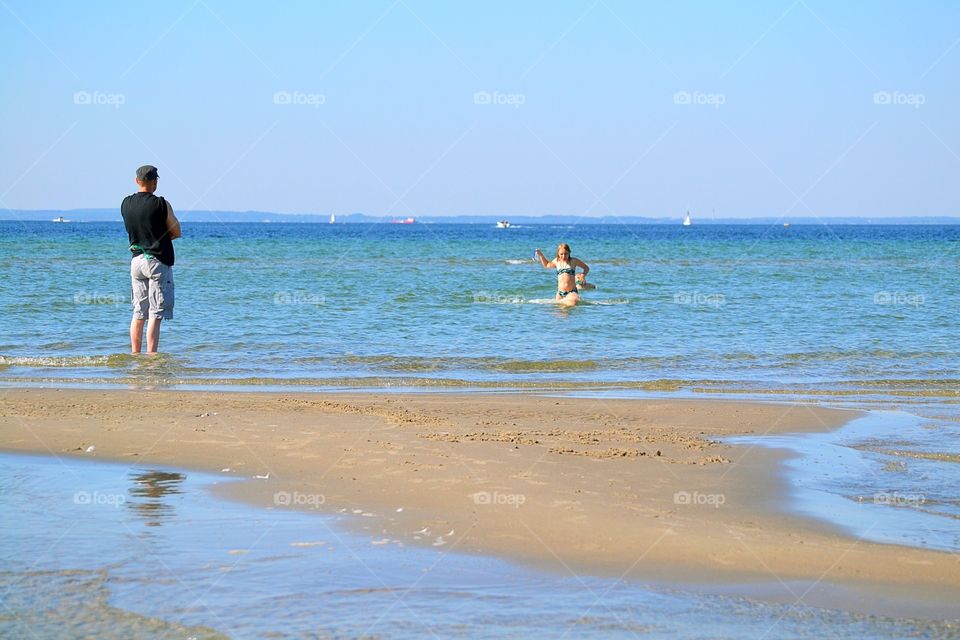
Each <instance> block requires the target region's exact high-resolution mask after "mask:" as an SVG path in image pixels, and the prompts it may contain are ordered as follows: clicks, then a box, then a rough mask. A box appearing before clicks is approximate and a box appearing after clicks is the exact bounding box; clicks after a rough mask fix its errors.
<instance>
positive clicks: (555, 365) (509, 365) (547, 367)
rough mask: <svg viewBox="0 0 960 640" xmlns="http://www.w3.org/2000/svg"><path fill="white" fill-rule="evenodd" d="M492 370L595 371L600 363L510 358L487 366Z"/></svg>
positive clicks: (519, 371) (520, 371)
mask: <svg viewBox="0 0 960 640" xmlns="http://www.w3.org/2000/svg"><path fill="white" fill-rule="evenodd" d="M487 368H488V369H490V370H491V371H505V372H509V373H563V372H571V371H593V370H595V369H599V368H600V365H599V364H598V363H596V362H595V361H593V360H509V361H507V362H498V363H496V364H492V365H490V366H488V367H487Z"/></svg>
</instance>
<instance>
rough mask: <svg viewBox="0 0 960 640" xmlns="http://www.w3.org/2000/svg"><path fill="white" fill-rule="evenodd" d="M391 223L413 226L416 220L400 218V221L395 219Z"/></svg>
mask: <svg viewBox="0 0 960 640" xmlns="http://www.w3.org/2000/svg"><path fill="white" fill-rule="evenodd" d="M390 222H391V223H392V224H413V223H414V222H416V219H414V218H400V219H398V218H394V219H393V220H391V221H390Z"/></svg>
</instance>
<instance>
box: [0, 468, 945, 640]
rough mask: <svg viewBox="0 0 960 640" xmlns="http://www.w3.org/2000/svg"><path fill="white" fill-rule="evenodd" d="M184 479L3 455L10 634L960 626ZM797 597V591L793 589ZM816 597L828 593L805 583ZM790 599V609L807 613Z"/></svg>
mask: <svg viewBox="0 0 960 640" xmlns="http://www.w3.org/2000/svg"><path fill="white" fill-rule="evenodd" d="M218 481H221V482H222V481H224V480H223V479H222V478H217V477H214V476H211V475H207V474H199V473H192V472H187V471H182V470H177V469H168V468H157V467H141V466H133V467H130V466H126V465H121V464H108V463H101V462H95V461H79V460H74V459H63V460H58V459H54V458H42V457H33V456H17V455H0V509H2V512H3V514H4V517H5V518H6V521H5V525H4V526H3V528H2V529H0V557H2V559H3V566H2V569H0V594H2V596H0V597H2V605H3V606H2V607H0V636H2V637H8V638H27V637H31V638H53V637H56V638H133V637H136V638H223V637H231V638H267V637H269V638H340V637H350V638H353V637H371V638H372V637H391V638H422V637H434V638H447V637H463V638H500V637H539V638H635V637H638V636H642V637H649V638H665V639H676V640H687V639H694V638H782V637H789V638H823V637H858V638H900V637H924V638H950V637H957V634H958V633H960V630H958V627H957V621H947V620H942V621H938V620H931V621H927V620H915V619H908V618H903V617H893V616H889V617H888V616H879V615H863V614H853V613H845V612H842V611H835V610H827V609H821V608H816V607H811V606H808V605H805V604H803V603H799V604H775V603H769V602H761V601H758V600H755V599H751V598H748V597H743V596H735V595H718V594H708V593H705V592H700V593H698V592H697V590H696V589H691V588H689V587H686V588H679V587H671V586H668V585H644V584H638V583H633V582H627V581H615V580H611V579H601V578H593V577H589V576H574V575H554V574H546V573H540V572H536V571H532V570H529V569H524V568H521V567H517V566H515V565H512V564H510V563H507V562H505V561H502V560H496V559H491V558H483V557H476V556H468V555H462V554H459V553H457V552H456V551H452V550H450V549H447V548H445V549H442V550H434V549H425V548H413V547H408V546H404V545H403V544H402V543H400V542H399V541H392V542H390V543H389V544H378V543H379V542H381V541H380V540H377V539H376V538H379V536H376V537H372V536H364V535H361V534H357V533H350V532H349V531H348V530H347V529H346V528H345V527H344V526H343V525H344V524H345V522H344V519H345V518H346V516H343V517H335V516H328V515H320V514H310V513H300V512H294V511H288V510H277V509H274V510H260V509H255V508H252V507H247V506H244V505H240V504H234V503H230V502H224V501H221V500H216V499H214V498H212V497H211V495H210V493H209V488H210V487H211V486H212V484H214V483H216V482H218ZM780 587H781V588H786V587H788V586H787V585H780ZM792 588H793V589H795V590H796V593H806V594H808V595H810V596H811V597H813V595H814V594H813V592H814V591H815V590H821V589H825V588H827V585H823V584H821V585H819V586H818V585H805V586H804V585H800V586H798V585H794V586H793V587H792ZM794 600H795V598H792V599H791V600H790V602H794Z"/></svg>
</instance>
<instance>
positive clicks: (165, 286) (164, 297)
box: [130, 254, 173, 320]
mask: <svg viewBox="0 0 960 640" xmlns="http://www.w3.org/2000/svg"><path fill="white" fill-rule="evenodd" d="M130 282H131V284H132V285H133V296H132V297H131V300H132V301H133V317H134V318H136V319H138V320H146V319H147V318H148V317H149V318H163V319H164V320H170V319H171V318H173V267H168V266H167V265H165V264H163V263H162V262H160V261H159V260H157V259H156V258H146V257H144V254H140V255H138V256H133V260H131V261H130Z"/></svg>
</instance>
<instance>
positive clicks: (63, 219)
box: [50, 216, 70, 222]
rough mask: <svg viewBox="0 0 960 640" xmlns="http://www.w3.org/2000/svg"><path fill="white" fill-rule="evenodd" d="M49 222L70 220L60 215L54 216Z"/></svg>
mask: <svg viewBox="0 0 960 640" xmlns="http://www.w3.org/2000/svg"><path fill="white" fill-rule="evenodd" d="M50 222H70V221H69V220H67V219H66V218H64V217H63V216H60V217H58V218H54V219H53V220H51V221H50Z"/></svg>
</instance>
